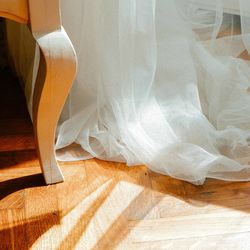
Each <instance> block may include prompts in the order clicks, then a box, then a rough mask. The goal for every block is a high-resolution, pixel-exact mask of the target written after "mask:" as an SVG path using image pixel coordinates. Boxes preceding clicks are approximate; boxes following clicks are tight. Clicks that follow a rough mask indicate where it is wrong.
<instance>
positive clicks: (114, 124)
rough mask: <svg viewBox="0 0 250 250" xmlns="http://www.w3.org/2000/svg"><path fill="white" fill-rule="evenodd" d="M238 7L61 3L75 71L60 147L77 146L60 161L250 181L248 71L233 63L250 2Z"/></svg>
mask: <svg viewBox="0 0 250 250" xmlns="http://www.w3.org/2000/svg"><path fill="white" fill-rule="evenodd" d="M235 1H237V4H238V5H239V6H240V8H241V9H240V10H241V11H240V13H241V16H240V17H239V16H233V15H230V14H225V13H224V11H223V1H222V0H213V1H211V0H210V1H207V2H209V6H206V5H203V7H202V6H201V5H200V3H201V0H200V1H195V0H192V1H191V0H190V1H188V0H95V1H93V0H74V1H68V0H65V1H62V11H63V13H62V14H63V22H64V27H65V28H66V30H67V32H68V34H69V35H70V37H71V39H72V42H73V44H74V46H75V48H76V52H77V55H78V59H79V66H78V75H77V79H76V81H75V83H74V86H73V89H72V91H71V93H70V96H69V98H68V101H67V103H66V105H65V108H64V111H63V114H62V116H61V119H60V124H59V127H58V137H57V142H56V148H57V149H58V150H59V149H62V148H65V147H67V146H69V145H71V144H72V143H76V144H78V145H79V148H81V149H79V148H76V147H74V150H70V149H67V150H66V151H65V150H63V151H60V150H59V151H58V159H59V160H79V159H89V158H91V157H97V158H99V159H105V160H110V161H119V162H126V163H127V164H128V165H129V166H132V165H137V164H146V165H147V166H148V167H149V168H150V169H152V170H153V171H155V172H158V173H162V174H166V175H170V176H172V177H175V178H179V179H183V180H186V181H189V182H192V183H194V184H202V183H203V182H204V180H205V178H206V177H210V178H218V179H223V180H235V181H240V180H249V179H250V170H249V167H250V165H249V162H250V64H249V62H248V61H245V60H242V59H239V58H238V56H239V55H240V54H241V53H242V52H243V51H244V50H246V49H248V51H250V18H249V16H250V15H249V13H250V2H249V1H248V0H235ZM203 2H204V1H203ZM204 6H206V7H204ZM240 19H241V22H240ZM240 24H241V28H242V35H240V34H239V32H238V33H237V27H240ZM235 27H236V30H234V29H235ZM225 30H230V31H231V32H227V34H229V36H225V37H221V36H220V38H218V34H219V32H220V34H222V33H223V32H224V31H225ZM224 33H226V32H224ZM234 34H235V35H234Z"/></svg>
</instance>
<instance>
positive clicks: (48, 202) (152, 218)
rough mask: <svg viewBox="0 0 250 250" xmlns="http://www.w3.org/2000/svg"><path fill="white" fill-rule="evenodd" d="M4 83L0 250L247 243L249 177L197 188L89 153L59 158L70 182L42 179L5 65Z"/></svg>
mask: <svg viewBox="0 0 250 250" xmlns="http://www.w3.org/2000/svg"><path fill="white" fill-rule="evenodd" d="M4 85H9V86H4ZM0 89H2V90H4V91H5V90H6V91H7V93H8V94H6V95H2V93H3V91H0V104H1V105H0V109H1V110H0V138H1V140H0V250H5V249H7V250H8V249H17V250H22V249H24V250H26V249H42V250H43V249H44V250H50V249H84V250H85V249H101V250H102V249H104V250H106V249H125V250H127V249H129V250H130V249H156V250H158V249H173V250H175V249H198V250H200V249H232V250H236V249H239V250H241V249H250V241H249V238H250V183H248V182H240V183H230V182H223V181H217V180H208V181H207V182H206V183H205V185H204V186H199V187H196V186H193V185H192V184H189V183H186V182H183V181H179V180H175V179H172V178H170V177H167V176H162V175H159V174H155V173H152V172H151V171H149V170H148V169H147V168H145V167H144V166H139V167H131V168H130V167H126V166H125V165H124V164H120V163H111V162H110V163H108V162H105V161H100V160H96V159H92V160H88V161H79V162H73V163H61V164H60V165H61V168H62V171H63V173H64V176H65V178H66V181H65V182H64V183H61V184H57V185H52V186H45V182H44V180H43V176H42V175H41V172H40V168H39V162H38V159H37V155H36V151H35V149H34V143H33V132H32V125H31V121H30V119H29V116H28V113H27V110H26V108H25V102H24V98H23V96H22V92H21V91H20V88H19V86H18V83H17V81H16V78H15V77H13V76H12V75H11V74H10V71H8V70H5V71H4V72H1V73H0ZM2 138H5V139H4V140H2ZM20 141H21V142H20Z"/></svg>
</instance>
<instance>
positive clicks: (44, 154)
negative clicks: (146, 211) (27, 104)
mask: <svg viewBox="0 0 250 250" xmlns="http://www.w3.org/2000/svg"><path fill="white" fill-rule="evenodd" d="M0 16H3V17H5V18H9V19H12V20H14V21H17V22H21V23H28V24H29V26H30V29H31V32H32V34H33V36H34V38H35V40H36V42H37V44H38V46H39V49H40V63H39V68H38V75H37V79H36V82H35V89H34V100H33V125H34V132H35V139H36V145H37V150H38V155H39V160H40V164H41V168H42V172H43V174H44V178H45V181H46V183H47V184H53V183H57V182H62V181H63V180H64V178H63V175H62V172H61V170H60V168H59V166H58V163H57V161H56V157H55V150H54V141H55V131H56V127H57V122H58V119H59V116H60V114H61V111H62V108H63V105H64V103H65V101H66V98H67V95H68V93H69V91H70V88H71V85H72V83H73V80H74V78H75V74H76V64H77V59H76V54H75V51H74V48H73V45H72V43H71V41H70V39H69V38H68V36H67V34H66V32H65V31H64V29H63V28H62V24H61V18H60V1H59V0H1V1H0Z"/></svg>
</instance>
